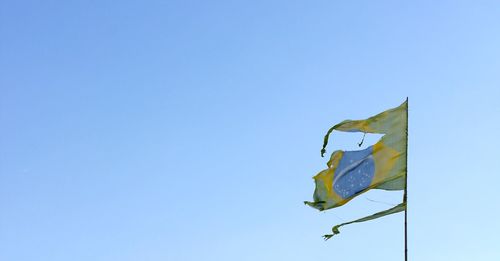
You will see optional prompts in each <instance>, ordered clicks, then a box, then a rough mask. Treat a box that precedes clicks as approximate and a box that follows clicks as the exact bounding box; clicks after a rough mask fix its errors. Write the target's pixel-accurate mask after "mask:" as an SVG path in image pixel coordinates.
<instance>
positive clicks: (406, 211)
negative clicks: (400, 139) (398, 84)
mask: <svg viewBox="0 0 500 261" xmlns="http://www.w3.org/2000/svg"><path fill="white" fill-rule="evenodd" d="M407 192H408V97H406V175H405V192H404V196H403V202H405V203H406V207H405V261H408V224H407V221H408V201H407Z"/></svg>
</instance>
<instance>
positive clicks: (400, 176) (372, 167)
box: [304, 100, 408, 239]
mask: <svg viewBox="0 0 500 261" xmlns="http://www.w3.org/2000/svg"><path fill="white" fill-rule="evenodd" d="M334 130H337V131H344V132H363V133H378V134H384V135H383V136H382V138H381V139H380V140H379V141H378V142H377V143H375V144H374V145H372V146H369V147H368V148H366V149H363V150H357V151H343V150H336V151H334V152H333V153H332V154H331V157H330V160H329V161H328V162H327V164H326V165H327V169H324V170H322V171H320V172H319V173H318V174H317V175H316V176H314V181H315V184H316V187H315V190H314V194H313V199H314V201H313V202H309V201H305V202H304V203H305V204H307V205H309V206H311V207H313V208H316V209H318V210H320V211H324V210H328V209H332V208H336V207H340V206H342V205H344V204H346V203H347V202H349V201H350V200H352V199H353V198H355V197H356V196H358V195H360V194H362V193H365V192H366V191H368V190H370V189H382V190H405V193H406V172H407V141H408V100H407V101H405V102H404V103H402V104H401V105H400V106H398V107H396V108H392V109H389V110H386V111H384V112H381V113H379V114H377V115H375V116H372V117H369V118H367V119H364V120H345V121H342V122H340V123H338V124H336V125H334V126H333V127H331V128H330V129H329V130H328V132H327V134H326V135H325V138H324V143H323V148H322V150H321V156H323V155H324V153H325V152H326V146H327V145H328V142H329V137H330V135H331V134H332V132H333V131H334ZM403 201H404V202H403V203H401V204H400V205H398V206H396V207H394V208H392V209H389V210H386V211H382V212H379V213H377V214H374V215H371V216H368V217H365V218H362V219H359V220H355V221H352V222H347V223H344V224H340V225H338V226H335V227H334V228H333V234H331V235H326V236H325V238H326V239H328V238H330V237H331V236H333V235H335V234H338V228H339V227H340V226H344V225H347V224H351V223H355V222H364V221H368V220H372V219H375V218H379V217H382V216H385V215H390V214H394V213H397V212H400V211H402V210H404V209H405V208H406V200H403Z"/></svg>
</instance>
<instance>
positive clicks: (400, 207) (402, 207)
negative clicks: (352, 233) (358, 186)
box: [323, 202, 406, 240]
mask: <svg viewBox="0 0 500 261" xmlns="http://www.w3.org/2000/svg"><path fill="white" fill-rule="evenodd" d="M405 209H406V202H403V203H401V204H399V205H397V206H395V207H393V208H390V209H387V210H384V211H380V212H378V213H375V214H373V215H370V216H367V217H364V218H360V219H356V220H353V221H350V222H345V223H342V224H339V225H336V226H334V227H333V228H332V232H333V234H328V235H324V236H323V238H324V239H325V240H328V239H330V238H331V237H333V236H334V235H336V234H339V233H340V231H339V228H340V227H342V226H345V225H349V224H352V223H361V222H365V221H369V220H372V219H376V218H379V217H383V216H387V215H391V214H396V213H399V212H401V211H404V210H405Z"/></svg>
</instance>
